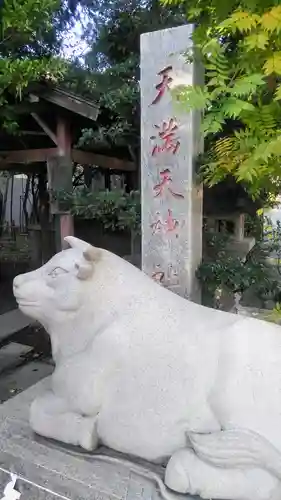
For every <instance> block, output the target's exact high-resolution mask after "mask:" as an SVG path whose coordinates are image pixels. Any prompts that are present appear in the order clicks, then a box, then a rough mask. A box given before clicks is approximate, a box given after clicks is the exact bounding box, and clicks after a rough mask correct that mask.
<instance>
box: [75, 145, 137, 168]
mask: <svg viewBox="0 0 281 500" xmlns="http://www.w3.org/2000/svg"><path fill="white" fill-rule="evenodd" d="M72 160H73V161H74V162H75V163H80V164H81V165H94V166H96V167H100V168H106V169H112V170H118V171H120V170H122V171H133V170H135V169H136V165H135V164H134V163H133V162H132V161H129V160H120V159H119V158H112V157H110V156H105V155H98V154H96V153H91V152H89V151H81V150H80V149H72Z"/></svg>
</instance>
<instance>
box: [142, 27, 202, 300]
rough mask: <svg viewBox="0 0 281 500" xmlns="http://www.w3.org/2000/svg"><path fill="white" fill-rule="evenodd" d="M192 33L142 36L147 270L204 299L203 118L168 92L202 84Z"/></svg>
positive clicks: (177, 31) (172, 286) (168, 284)
mask: <svg viewBox="0 0 281 500" xmlns="http://www.w3.org/2000/svg"><path fill="white" fill-rule="evenodd" d="M191 35H192V26H191V25H185V26H180V27H177V28H171V29H165V30H161V31H155V32H152V33H145V34H143V35H142V36H141V190H142V269H143V271H144V272H145V273H147V274H148V275H150V276H151V277H152V278H153V279H155V280H156V281H158V282H159V283H161V284H163V285H164V286H165V287H167V288H169V289H170V290H172V291H174V292H176V293H177V294H179V295H181V296H182V297H186V298H190V299H191V300H194V301H199V300H200V292H199V286H198V283H197V280H196V278H195V271H196V269H197V267H198V265H199V263H200V261H201V256H202V199H203V192H202V186H201V185H196V181H195V172H194V159H195V158H196V156H197V155H198V153H199V152H200V151H201V150H202V140H201V137H200V133H199V128H200V120H199V117H198V116H197V115H196V113H194V112H192V113H191V112H187V111H184V110H180V109H178V108H177V106H176V104H175V102H174V100H173V99H172V95H171V92H170V90H171V89H172V88H175V87H176V86H177V85H192V84H198V83H200V71H199V68H197V67H196V65H194V64H189V63H187V62H186V57H185V56H184V53H186V51H187V49H188V48H191V47H192V40H191ZM201 81H202V80H201Z"/></svg>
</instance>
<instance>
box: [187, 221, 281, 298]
mask: <svg viewBox="0 0 281 500" xmlns="http://www.w3.org/2000/svg"><path fill="white" fill-rule="evenodd" d="M280 231H281V226H280V225H279V226H278V228H276V229H272V226H271V233H270V237H268V239H267V241H266V244H264V241H263V240H262V239H261V240H260V241H258V242H257V243H256V245H255V247H254V248H253V249H252V250H251V252H250V253H249V254H248V255H247V257H246V258H242V257H240V256H238V255H235V254H233V253H231V252H230V250H229V242H230V237H229V236H228V235H226V234H220V233H219V234H216V233H211V232H210V231H208V230H206V231H204V232H203V235H204V239H205V249H206V250H205V255H204V257H203V260H202V263H201V265H200V266H199V268H198V270H197V277H198V279H199V281H200V282H201V283H202V285H203V286H204V289H205V290H206V291H207V292H208V293H209V294H210V295H211V296H214V294H215V291H216V290H217V289H218V288H224V289H226V290H228V291H229V292H231V294H235V293H239V294H243V293H244V292H245V291H246V290H249V289H251V290H252V291H253V293H255V295H256V296H257V297H259V298H260V300H261V301H264V300H266V299H273V300H278V298H279V296H280V293H281V281H280V276H279V274H277V275H276V273H274V267H273V266H272V262H271V260H270V256H271V255H272V254H275V255H276V252H277V253H278V256H279V257H278V261H279V264H280V260H279V259H280V257H281V248H280V236H281V232H280ZM279 269H280V267H277V270H278V271H279Z"/></svg>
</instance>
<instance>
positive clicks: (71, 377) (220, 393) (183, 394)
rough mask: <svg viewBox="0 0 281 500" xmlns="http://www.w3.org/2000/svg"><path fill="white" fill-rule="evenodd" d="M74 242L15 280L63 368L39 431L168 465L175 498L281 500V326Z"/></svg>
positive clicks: (41, 403)
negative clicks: (194, 297)
mask: <svg viewBox="0 0 281 500" xmlns="http://www.w3.org/2000/svg"><path fill="white" fill-rule="evenodd" d="M66 241H67V242H68V244H69V245H70V247H71V248H69V249H67V250H64V251H62V252H60V253H58V254H57V255H55V256H54V257H53V258H52V259H51V260H50V261H49V262H48V263H47V264H45V265H43V266H42V267H41V268H39V269H37V270H36V271H33V272H30V273H27V274H24V275H20V276H17V277H16V278H15V280H14V294H15V296H16V299H17V302H18V304H19V307H20V309H21V310H22V311H23V312H24V313H25V314H27V315H29V316H30V317H31V318H34V319H35V320H38V321H40V322H41V324H42V325H43V326H44V327H45V328H46V330H47V331H48V332H49V334H50V337H51V342H52V350H53V357H54V361H55V364H56V369H55V371H54V374H53V376H52V390H51V391H50V392H49V393H46V394H43V395H42V396H41V397H40V398H38V399H36V400H35V401H34V402H33V404H32V407H31V414H30V422H31V426H32V428H33V430H34V431H35V432H36V433H38V434H41V435H43V436H46V437H49V438H54V439H57V440H60V441H63V442H65V443H71V444H73V445H79V446H81V447H83V448H84V449H85V450H95V449H96V448H97V446H98V444H99V443H103V444H104V445H106V446H108V447H110V448H112V449H115V450H118V451H120V452H124V453H128V454H132V455H135V456H138V457H142V458H144V459H146V460H149V461H151V462H158V463H164V464H167V467H166V473H165V483H166V485H167V486H168V487H169V488H170V489H171V490H174V491H176V492H181V493H189V494H198V495H200V496H201V497H202V498H209V499H210V498H212V499H225V500H227V499H231V500H269V499H270V500H273V499H274V500H280V499H281V329H280V327H279V326H276V325H274V324H270V323H265V322H262V321H259V320H256V319H253V318H245V317H240V316H237V315H233V314H228V313H224V312H220V311H217V310H213V309H208V308H205V307H203V306H201V305H197V304H194V303H192V302H189V301H187V300H185V299H183V298H181V297H179V296H177V295H175V294H173V293H172V292H170V291H167V290H165V289H164V288H162V287H160V286H159V285H158V284H156V283H154V282H153V280H152V279H151V278H149V277H148V276H146V275H145V274H143V273H142V272H141V271H139V270H138V269H136V268H135V267H133V266H132V265H131V264H129V263H128V262H126V261H125V260H123V259H121V258H119V257H117V256H116V255H114V254H112V253H110V252H108V251H106V250H101V249H97V248H94V247H92V246H90V245H89V244H87V243H85V242H83V241H81V240H78V239H76V238H74V237H67V238H66Z"/></svg>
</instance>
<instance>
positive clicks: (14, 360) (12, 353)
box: [0, 342, 33, 373]
mask: <svg viewBox="0 0 281 500" xmlns="http://www.w3.org/2000/svg"><path fill="white" fill-rule="evenodd" d="M32 350H33V347H30V346H29V345H24V344H18V343H17V342H11V343H10V344H8V345H5V346H4V347H2V348H1V349H0V373H2V372H3V371H4V370H7V369H10V368H13V367H15V366H17V365H18V364H19V363H21V361H22V360H23V356H25V355H26V354H28V353H29V352H31V351H32Z"/></svg>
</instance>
